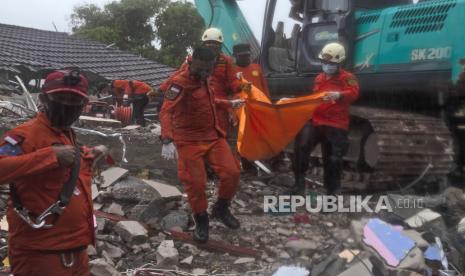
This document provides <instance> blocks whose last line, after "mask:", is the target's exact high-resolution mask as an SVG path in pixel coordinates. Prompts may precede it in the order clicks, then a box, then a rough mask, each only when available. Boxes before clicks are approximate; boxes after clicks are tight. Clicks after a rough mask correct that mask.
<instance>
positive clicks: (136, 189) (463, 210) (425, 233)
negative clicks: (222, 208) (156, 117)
mask: <svg viewBox="0 0 465 276" xmlns="http://www.w3.org/2000/svg"><path fill="white" fill-rule="evenodd" d="M4 106H7V107H8V108H9V107H11V106H10V105H4ZM0 109H1V108H0ZM26 109H27V108H26ZM3 110H5V108H4V107H3ZM8 110H10V111H8V112H11V108H10V109H8ZM5 112H6V111H5ZM15 112H16V111H15ZM18 112H19V111H18ZM5 114H7V113H5ZM8 114H9V115H7V116H2V117H1V118H0V136H1V135H2V134H3V133H4V132H5V131H7V130H8V129H10V128H12V127H14V126H15V125H17V124H19V123H20V122H21V121H24V120H26V119H27V118H22V119H20V120H12V118H14V117H15V116H16V115H15V114H14V113H8ZM95 120H96V119H95V118H93V119H92V120H91V121H95ZM99 120H100V119H97V121H98V123H97V124H91V125H87V126H85V125H84V126H83V125H81V126H78V127H77V128H75V130H76V133H77V135H78V139H79V140H80V141H81V142H82V143H84V144H87V145H90V146H92V145H97V144H105V145H108V146H109V147H110V151H111V153H112V156H113V157H114V159H115V160H116V161H117V162H119V161H120V162H121V164H120V165H121V167H111V168H108V169H106V170H104V171H100V172H98V174H97V175H96V176H95V178H94V181H93V187H92V191H93V200H94V209H95V215H96V233H97V235H96V246H95V247H94V246H89V248H88V254H89V256H90V259H91V262H90V266H91V274H92V275H98V276H100V275H189V274H188V273H190V274H191V275H215V274H225V273H226V274H228V275H276V276H284V275H286V276H287V275H302V276H303V275H312V276H313V275H322V276H323V275H328V276H329V275H340V276H349V275H360V276H363V275H461V274H460V271H464V270H465V263H464V256H465V252H464V251H465V196H464V193H463V190H461V189H458V188H449V189H447V190H446V191H445V192H444V193H443V194H440V195H435V196H428V197H421V196H413V195H412V196H407V195H395V194H392V195H389V199H390V200H391V201H392V202H393V203H399V202H422V206H410V207H409V208H395V209H394V210H393V212H382V213H379V214H375V213H327V214H322V213H312V214H310V213H308V212H306V211H305V210H298V211H297V212H295V213H264V210H263V198H264V196H265V195H279V194H283V193H284V191H286V190H287V189H288V188H289V187H290V186H291V185H292V184H293V177H292V175H291V174H290V173H289V170H288V171H287V172H284V173H279V174H270V175H269V174H265V175H264V176H256V175H245V176H243V177H242V180H241V185H240V189H239V191H238V194H237V195H236V197H235V199H234V200H233V202H232V212H233V213H234V214H235V215H236V216H237V217H238V218H239V220H240V221H241V229H239V230H230V229H227V228H226V227H225V226H223V225H222V224H221V223H220V222H218V221H216V220H213V219H212V220H211V223H210V241H209V242H208V243H207V244H205V245H198V244H195V242H193V240H192V238H191V233H192V231H193V228H194V222H193V219H192V217H191V215H190V208H189V205H188V203H187V198H186V196H185V194H183V189H182V186H181V185H180V183H179V181H178V180H177V173H176V165H175V163H174V162H167V161H165V160H162V159H161V157H160V150H161V145H160V142H159V140H158V138H157V137H158V136H159V134H160V127H159V125H158V124H155V123H153V124H151V125H149V126H148V127H139V126H127V127H125V128H121V127H120V126H119V125H118V126H116V125H112V124H113V123H114V122H111V124H106V121H104V120H103V119H102V120H100V121H99ZM216 184H217V181H215V180H210V181H209V183H208V185H207V193H208V198H209V200H210V206H212V205H213V201H214V200H215V199H216V196H215V190H216V189H215V188H216ZM317 184H318V182H317V181H315V183H314V185H315V187H317V186H318V185H317ZM4 186H5V185H4ZM1 188H2V190H0V194H1V196H0V198H1V200H0V209H1V211H2V216H3V215H4V211H5V208H6V200H7V198H8V195H7V194H8V191H7V189H6V190H5V187H1ZM397 205H398V204H397ZM393 206H396V204H393ZM404 207H405V206H404ZM0 224H1V225H2V228H1V230H0V257H2V259H4V258H5V257H6V256H7V232H6V229H5V228H4V225H5V223H0ZM6 226H7V224H6ZM169 273H171V274H169ZM440 273H442V274H440ZM454 273H455V274H454Z"/></svg>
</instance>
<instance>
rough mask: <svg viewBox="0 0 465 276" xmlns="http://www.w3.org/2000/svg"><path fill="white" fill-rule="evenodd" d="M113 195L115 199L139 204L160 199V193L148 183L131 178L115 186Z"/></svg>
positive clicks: (122, 180) (120, 181)
mask: <svg viewBox="0 0 465 276" xmlns="http://www.w3.org/2000/svg"><path fill="white" fill-rule="evenodd" d="M112 194H113V197H114V198H115V199H118V200H121V201H127V202H128V203H130V202H134V203H138V202H140V201H147V202H149V201H151V200H154V199H156V198H160V196H159V194H158V192H157V191H156V190H155V189H154V188H152V187H151V186H150V185H148V184H147V183H146V182H144V181H142V180H140V179H138V178H136V177H133V176H129V177H126V178H124V179H121V180H119V181H118V182H117V183H115V184H114V185H113V189H112Z"/></svg>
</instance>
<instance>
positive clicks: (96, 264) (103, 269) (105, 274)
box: [89, 258, 121, 276]
mask: <svg viewBox="0 0 465 276" xmlns="http://www.w3.org/2000/svg"><path fill="white" fill-rule="evenodd" d="M89 267H90V275H92V276H121V273H119V272H118V271H117V270H116V269H115V268H114V267H112V266H111V265H110V264H108V263H107V262H106V261H105V259H103V258H100V259H95V260H92V261H90V262H89Z"/></svg>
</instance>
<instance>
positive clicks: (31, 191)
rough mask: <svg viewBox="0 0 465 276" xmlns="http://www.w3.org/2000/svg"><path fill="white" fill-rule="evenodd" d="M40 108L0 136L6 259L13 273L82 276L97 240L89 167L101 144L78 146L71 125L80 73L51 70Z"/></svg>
mask: <svg viewBox="0 0 465 276" xmlns="http://www.w3.org/2000/svg"><path fill="white" fill-rule="evenodd" d="M40 100H41V101H42V103H43V105H44V111H43V112H39V113H38V115H37V116H36V117H35V118H34V119H32V120H30V121H28V122H26V123H24V124H22V125H20V126H18V127H16V128H14V129H12V130H11V131H9V132H8V133H7V134H6V135H5V136H4V138H3V139H2V140H1V141H0V184H7V183H10V200H9V203H8V210H7V220H8V224H9V258H10V263H11V272H12V274H14V275H15V276H23V275H24V276H34V275H37V276H43V275H60V276H66V275H88V274H89V267H88V256H87V252H86V249H87V246H88V245H89V244H94V243H95V236H94V233H95V230H94V223H93V212H92V210H93V206H92V197H91V196H92V195H91V175H92V164H93V162H94V161H96V160H97V159H100V158H101V157H103V156H104V155H106V153H107V149H106V147H105V146H97V147H95V148H93V149H89V148H85V147H83V148H78V145H77V143H76V137H75V134H74V132H73V130H72V129H71V128H70V126H71V124H72V123H73V122H74V121H76V120H77V119H78V118H79V115H80V114H81V112H82V110H83V108H84V106H85V104H86V103H87V101H88V82H87V79H86V78H85V77H84V76H83V75H82V74H80V72H79V71H78V70H63V71H55V72H53V73H51V74H49V75H48V76H47V78H46V80H45V83H44V86H43V87H42V94H41V95H40Z"/></svg>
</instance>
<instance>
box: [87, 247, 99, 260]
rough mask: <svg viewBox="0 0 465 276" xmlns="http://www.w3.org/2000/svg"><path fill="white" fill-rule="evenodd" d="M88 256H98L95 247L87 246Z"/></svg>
mask: <svg viewBox="0 0 465 276" xmlns="http://www.w3.org/2000/svg"><path fill="white" fill-rule="evenodd" d="M87 255H89V256H90V257H92V256H96V255H97V249H95V247H94V246H93V245H89V246H87Z"/></svg>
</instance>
